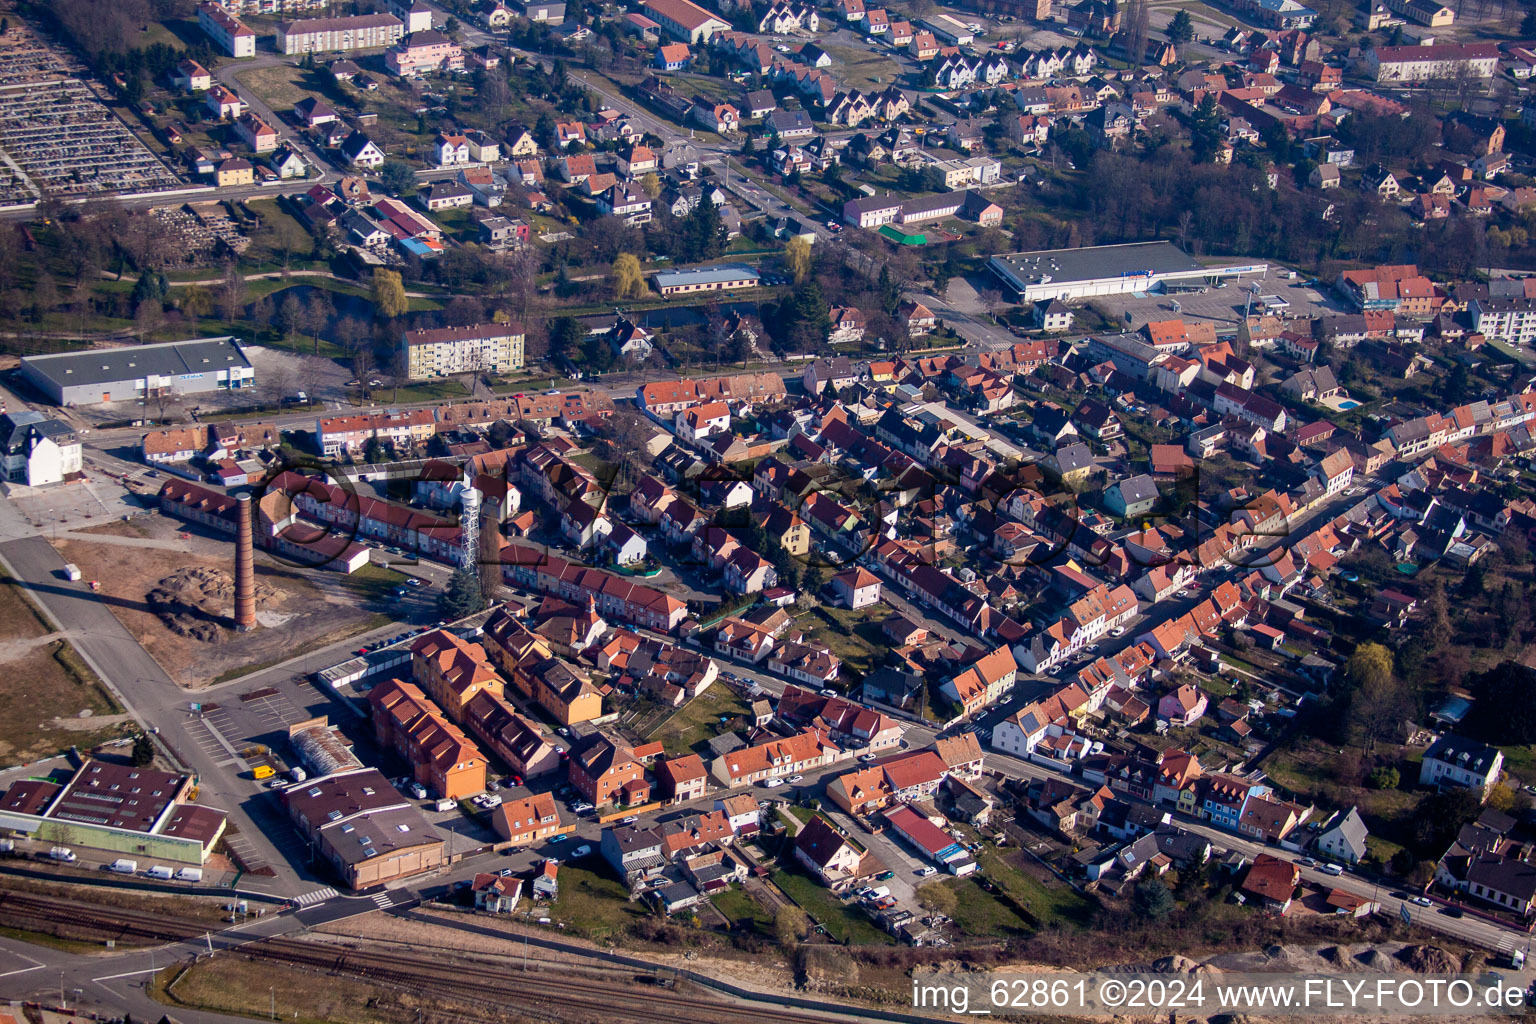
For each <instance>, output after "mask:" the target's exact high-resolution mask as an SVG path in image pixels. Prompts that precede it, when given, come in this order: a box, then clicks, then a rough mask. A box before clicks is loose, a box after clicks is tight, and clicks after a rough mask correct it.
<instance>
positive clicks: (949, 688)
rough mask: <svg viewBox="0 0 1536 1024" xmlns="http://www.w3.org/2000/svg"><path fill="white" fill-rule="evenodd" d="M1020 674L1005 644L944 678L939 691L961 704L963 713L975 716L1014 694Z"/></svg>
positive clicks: (1011, 653)
mask: <svg viewBox="0 0 1536 1024" xmlns="http://www.w3.org/2000/svg"><path fill="white" fill-rule="evenodd" d="M1018 673H1019V666H1018V663H1017V662H1016V661H1015V660H1014V657H1013V652H1012V651H1011V650H1010V649H1009V648H1008V645H1006V644H1004V645H1002V646H1000V647H996V648H994V649H993V650H992V651H990V652H988V653H987V654H985V655H983V656H982V657H981V658H979V659H978V660H977V661H976V662H974V663H973V664H971V665H970V666H968V667H967V668H966V669H965V670H963V671H961V672H959V673H957V674H956V675H953V676H951V677H950V678H949V679H947V680H945V681H944V682H943V683H942V684H941V685H940V686H939V692H940V693H942V694H943V695H944V696H946V697H948V698H949V699H950V700H951V701H953V702H954V703H955V704H958V705H959V706H960V708H961V709H962V712H963V713H964V714H966V715H973V714H975V713H976V712H978V711H980V710H982V709H984V708H987V707H990V706H991V705H993V704H995V703H997V702H998V701H999V700H1001V699H1003V698H1004V697H1005V696H1007V695H1008V694H1009V693H1012V692H1013V685H1014V682H1015V681H1016V680H1017V679H1018Z"/></svg>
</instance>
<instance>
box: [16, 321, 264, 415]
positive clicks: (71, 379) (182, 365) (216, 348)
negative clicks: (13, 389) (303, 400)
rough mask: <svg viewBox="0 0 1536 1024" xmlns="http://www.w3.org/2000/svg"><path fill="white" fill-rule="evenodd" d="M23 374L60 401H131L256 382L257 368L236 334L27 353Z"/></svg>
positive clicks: (72, 403)
mask: <svg viewBox="0 0 1536 1024" xmlns="http://www.w3.org/2000/svg"><path fill="white" fill-rule="evenodd" d="M21 375H22V376H23V377H24V378H26V380H27V382H28V383H29V384H31V385H32V386H33V387H35V388H37V389H38V390H39V391H41V392H42V393H43V394H44V395H46V396H47V397H48V398H49V400H50V401H52V402H53V403H54V404H56V405H65V406H75V405H93V404H95V403H98V402H132V401H137V400H139V399H148V398H158V397H160V396H163V395H200V394H206V393H208V392H213V391H237V390H244V389H246V388H251V387H255V386H256V371H255V369H254V368H252V366H251V361H250V360H249V359H247V358H246V357H245V350H244V349H242V348H241V347H240V342H239V341H238V340H237V339H235V338H228V337H226V338H198V339H196V340H193V341H167V342H163V343H161V344H158V345H131V346H124V347H122V348H103V349H91V350H89V351H86V352H62V353H59V354H57V355H46V356H25V357H23V358H22V360H21Z"/></svg>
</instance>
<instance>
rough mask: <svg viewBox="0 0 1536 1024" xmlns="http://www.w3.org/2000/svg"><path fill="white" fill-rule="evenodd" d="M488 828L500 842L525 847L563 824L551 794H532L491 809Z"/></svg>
mask: <svg viewBox="0 0 1536 1024" xmlns="http://www.w3.org/2000/svg"><path fill="white" fill-rule="evenodd" d="M491 827H492V828H494V829H495V830H496V834H497V835H498V836H500V837H501V839H502V840H503V841H506V842H510V843H512V844H513V845H515V846H528V845H529V844H531V843H536V842H538V841H539V840H541V839H547V838H548V837H549V836H552V835H554V834H555V833H556V832H559V831H560V829H561V827H562V826H561V824H560V811H559V809H558V808H557V807H556V806H555V798H554V796H553V794H550V793H535V794H533V795H532V796H528V797H524V798H523V799H521V800H507V801H505V802H504V803H502V805H501V806H500V807H497V808H496V809H495V810H494V811H492V812H491Z"/></svg>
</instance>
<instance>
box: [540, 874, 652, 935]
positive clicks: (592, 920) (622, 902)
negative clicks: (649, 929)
mask: <svg viewBox="0 0 1536 1024" xmlns="http://www.w3.org/2000/svg"><path fill="white" fill-rule="evenodd" d="M648 914H649V911H647V910H646V908H645V906H644V904H640V903H631V902H629V893H628V892H626V891H625V889H624V886H622V885H620V884H619V883H618V882H617V881H615V880H614V879H612V878H609V877H607V876H606V875H598V874H595V873H593V872H592V871H589V870H587V869H586V868H579V867H575V866H573V865H570V864H562V865H560V896H559V898H557V899H555V900H553V901H552V902H551V903H550V904H549V916H550V918H552V919H553V920H554V921H557V922H560V923H561V924H564V925H565V927H566V930H567V931H570V932H574V933H575V934H577V935H580V936H582V937H583V938H587V939H607V938H619V937H622V936H623V935H624V934H625V933H626V932H627V931H628V930H629V926H630V925H631V924H632V923H634V922H635V921H637V920H639V919H640V918H642V917H646V916H648Z"/></svg>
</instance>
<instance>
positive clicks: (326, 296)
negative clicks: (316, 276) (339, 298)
mask: <svg viewBox="0 0 1536 1024" xmlns="http://www.w3.org/2000/svg"><path fill="white" fill-rule="evenodd" d="M335 314H336V307H335V306H334V305H332V303H331V294H330V292H328V291H326V290H325V289H324V288H316V289H315V291H314V294H312V295H311V296H310V297H309V301H308V302H306V303H305V304H304V317H303V323H304V330H305V331H306V332H308V334H309V335H310V337H311V338H312V339H313V340H314V345H315V355H317V356H318V355H319V354H320V332H321V331H323V330H325V325H326V324H328V323H330V322H331V317H332V316H334V315H335Z"/></svg>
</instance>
